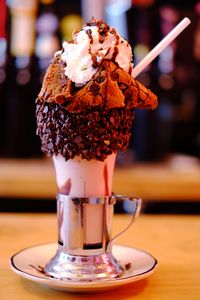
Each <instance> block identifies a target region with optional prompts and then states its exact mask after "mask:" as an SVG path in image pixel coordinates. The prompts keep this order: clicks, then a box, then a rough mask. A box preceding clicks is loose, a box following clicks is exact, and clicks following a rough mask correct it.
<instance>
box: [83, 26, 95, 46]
mask: <svg viewBox="0 0 200 300" xmlns="http://www.w3.org/2000/svg"><path fill="white" fill-rule="evenodd" d="M85 32H86V33H87V35H88V37H89V39H90V44H92V43H93V41H94V40H93V36H92V30H91V29H87V30H86V31H85Z"/></svg>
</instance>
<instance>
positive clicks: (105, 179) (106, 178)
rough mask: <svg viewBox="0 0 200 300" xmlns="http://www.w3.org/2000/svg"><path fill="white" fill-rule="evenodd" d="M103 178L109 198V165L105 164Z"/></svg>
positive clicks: (106, 194)
mask: <svg viewBox="0 0 200 300" xmlns="http://www.w3.org/2000/svg"><path fill="white" fill-rule="evenodd" d="M103 177H104V184H105V192H104V193H105V194H104V195H105V196H109V187H108V166H107V163H105V166H104V169H103Z"/></svg>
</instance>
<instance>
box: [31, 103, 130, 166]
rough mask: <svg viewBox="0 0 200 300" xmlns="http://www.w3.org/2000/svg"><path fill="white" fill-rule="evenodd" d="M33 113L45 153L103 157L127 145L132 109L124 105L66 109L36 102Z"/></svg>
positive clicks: (66, 156) (71, 156)
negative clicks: (108, 108)
mask: <svg viewBox="0 0 200 300" xmlns="http://www.w3.org/2000/svg"><path fill="white" fill-rule="evenodd" d="M36 116H37V134H38V135H39V136H40V139H41V142H42V147H41V149H42V151H44V152H45V153H46V154H47V155H48V156H52V155H53V154H55V155H58V154H61V155H62V156H64V157H65V159H66V160H68V159H72V158H74V157H75V156H76V155H79V156H81V158H84V159H87V160H91V159H96V160H100V161H104V160H105V158H106V157H107V156H108V155H110V154H112V153H113V152H114V153H115V152H117V151H125V150H126V149H127V146H128V143H129V139H130V136H131V126H132V121H133V118H134V112H133V110H132V109H128V108H126V107H124V108H120V109H119V108H113V109H110V110H106V109H105V107H98V108H95V109H91V108H88V109H87V110H85V111H84V112H81V113H70V112H68V111H67V110H66V109H65V108H63V107H61V106H60V105H58V104H56V103H52V104H50V103H46V104H44V103H38V104H37V109H36Z"/></svg>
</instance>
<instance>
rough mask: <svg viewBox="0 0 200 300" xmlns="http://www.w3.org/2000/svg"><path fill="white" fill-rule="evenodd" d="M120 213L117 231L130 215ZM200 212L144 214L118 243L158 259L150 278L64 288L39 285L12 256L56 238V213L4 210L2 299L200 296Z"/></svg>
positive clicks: (193, 299) (190, 299)
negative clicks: (97, 289)
mask: <svg viewBox="0 0 200 300" xmlns="http://www.w3.org/2000/svg"><path fill="white" fill-rule="evenodd" d="M129 218H130V217H129V216H127V215H116V216H115V219H114V234H115V233H116V232H118V231H120V230H121V229H122V228H124V227H125V225H126V224H127V223H128V221H129ZM199 232H200V218H199V217H198V216H190V215H188V216H182V215H173V216H172V215H154V216H153V215H141V216H140V217H139V218H138V220H137V222H136V223H135V225H134V226H133V227H132V228H131V229H130V230H129V231H128V232H127V233H126V234H124V235H123V236H122V237H121V238H120V239H119V240H118V244H122V245H128V246H132V247H137V248H141V249H144V250H147V251H148V252H150V253H151V254H153V255H154V256H155V257H156V258H157V259H158V262H159V264H158V267H157V269H156V271H155V273H154V274H153V275H152V276H150V277H149V278H147V279H144V280H142V281H139V282H136V283H132V284H129V285H126V286H123V287H120V288H118V289H116V290H113V291H109V292H105V293H103V294H102V293H100V294H70V293H63V292H59V291H55V290H51V289H48V288H46V287H43V286H40V285H37V284H36V283H33V282H31V281H28V280H26V279H23V278H21V277H19V276H17V275H16V274H15V273H13V272H12V271H11V270H10V267H9V258H10V256H12V255H13V254H14V253H15V252H17V251H19V250H21V249H22V248H25V247H27V246H31V245H35V244H40V243H44V242H51V241H55V240H56V215H55V214H15V213H13V214H8V213H1V214H0V245H1V247H0V278H1V280H0V299H1V300H7V299H8V300H11V299H15V300H39V299H48V300H55V299H56V300H62V299H74V300H75V299H95V300H96V299H97V300H98V299H105V300H106V299H119V300H124V299H134V300H136V299H140V300H147V299H148V300H169V299H173V300H179V299H180V300H186V299H187V300H197V299H198V300H199V299H200V236H199Z"/></svg>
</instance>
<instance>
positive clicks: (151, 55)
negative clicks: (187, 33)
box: [131, 18, 191, 78]
mask: <svg viewBox="0 0 200 300" xmlns="http://www.w3.org/2000/svg"><path fill="white" fill-rule="evenodd" d="M190 23H191V21H190V19H189V18H184V19H183V20H182V21H181V22H180V23H178V25H177V26H176V27H175V28H174V29H172V31H170V33H168V34H167V35H166V36H165V37H164V39H162V41H160V43H158V45H157V46H155V47H154V48H153V49H152V50H151V51H150V52H149V53H148V54H147V55H146V56H145V57H144V58H143V59H142V60H141V62H140V63H139V64H138V65H137V66H136V67H134V68H133V71H132V74H131V76H132V77H133V78H135V77H137V76H138V75H139V74H140V73H141V72H142V71H143V70H144V69H145V68H146V67H147V66H148V65H149V64H150V63H151V62H152V60H154V58H156V56H158V55H159V54H160V53H161V52H162V51H163V50H164V49H165V48H166V47H167V46H168V45H169V44H170V43H171V42H172V41H173V40H174V39H175V38H176V37H177V36H178V35H179V34H180V33H181V32H182V31H183V30H184V29H185V28H186V27H187V26H188V25H189V24H190Z"/></svg>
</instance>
